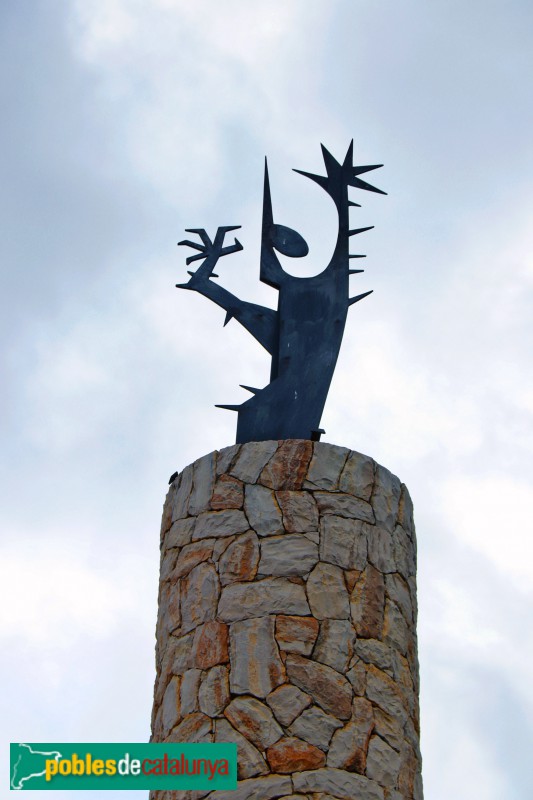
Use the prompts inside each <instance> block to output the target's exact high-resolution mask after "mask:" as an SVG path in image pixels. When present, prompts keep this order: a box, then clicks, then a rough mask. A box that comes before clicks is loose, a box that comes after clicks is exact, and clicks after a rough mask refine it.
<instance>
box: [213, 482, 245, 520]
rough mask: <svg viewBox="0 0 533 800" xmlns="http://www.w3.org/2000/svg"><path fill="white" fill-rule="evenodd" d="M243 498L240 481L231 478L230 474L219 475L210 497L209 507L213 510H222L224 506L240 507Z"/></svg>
mask: <svg viewBox="0 0 533 800" xmlns="http://www.w3.org/2000/svg"><path fill="white" fill-rule="evenodd" d="M243 498H244V493H243V484H242V481H239V480H238V479H237V478H233V477H232V476H231V475H221V476H220V478H218V480H217V482H216V484H215V488H214V491H213V496H212V498H211V508H212V509H213V511H222V510H223V509H225V508H242V504H243Z"/></svg>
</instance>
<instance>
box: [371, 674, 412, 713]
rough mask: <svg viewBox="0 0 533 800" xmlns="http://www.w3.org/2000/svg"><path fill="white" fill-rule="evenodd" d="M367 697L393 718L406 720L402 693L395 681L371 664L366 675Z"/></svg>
mask: <svg viewBox="0 0 533 800" xmlns="http://www.w3.org/2000/svg"><path fill="white" fill-rule="evenodd" d="M366 696H367V697H368V699H369V700H371V701H372V702H373V703H375V704H376V705H378V706H379V707H380V708H382V709H383V711H385V713H386V714H389V715H390V716H392V717H395V718H396V719H398V720H402V721H403V720H405V719H406V717H407V712H406V710H405V706H404V702H403V698H402V693H401V691H400V688H399V687H398V685H397V684H396V683H395V682H394V680H393V679H392V678H391V677H390V676H389V675H387V674H386V673H385V672H383V671H382V670H380V669H378V668H377V667H375V666H374V665H373V664H370V665H369V667H368V669H367V675H366Z"/></svg>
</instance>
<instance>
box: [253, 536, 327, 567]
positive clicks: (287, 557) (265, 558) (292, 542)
mask: <svg viewBox="0 0 533 800" xmlns="http://www.w3.org/2000/svg"><path fill="white" fill-rule="evenodd" d="M317 561H318V545H316V544H314V543H313V542H311V541H310V540H309V539H308V538H307V536H302V535H301V534H300V533H287V534H285V535H284V536H269V537H267V538H266V539H263V540H262V541H261V560H260V561H259V567H258V572H259V574H260V575H279V576H283V575H285V576H289V575H307V573H308V572H309V571H310V570H311V569H312V568H313V567H314V566H315V564H316V563H317Z"/></svg>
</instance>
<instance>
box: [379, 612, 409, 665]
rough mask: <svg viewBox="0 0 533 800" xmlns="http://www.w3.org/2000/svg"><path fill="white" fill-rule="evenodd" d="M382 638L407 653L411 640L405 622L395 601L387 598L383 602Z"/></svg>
mask: <svg viewBox="0 0 533 800" xmlns="http://www.w3.org/2000/svg"><path fill="white" fill-rule="evenodd" d="M383 640H384V641H385V642H387V644H389V645H392V646H393V647H395V648H396V649H397V650H399V651H400V653H403V654H404V655H405V654H406V653H407V650H408V647H409V644H410V641H411V637H410V634H409V629H408V627H407V622H406V621H405V619H404V618H403V616H402V613H401V612H400V609H399V608H398V606H397V605H396V603H393V602H392V600H387V602H386V603H385V619H384V623H383Z"/></svg>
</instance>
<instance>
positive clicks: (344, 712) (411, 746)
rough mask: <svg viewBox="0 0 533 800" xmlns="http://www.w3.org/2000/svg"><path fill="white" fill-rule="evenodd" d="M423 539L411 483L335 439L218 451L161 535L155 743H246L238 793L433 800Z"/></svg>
mask: <svg viewBox="0 0 533 800" xmlns="http://www.w3.org/2000/svg"><path fill="white" fill-rule="evenodd" d="M415 573H416V541H415V529H414V524H413V509H412V503H411V500H410V497H409V493H408V491H407V489H406V487H405V486H404V485H403V484H401V483H400V481H399V480H398V478H396V477H395V476H394V475H392V474H391V473H390V472H389V471H388V470H387V469H385V468H384V467H381V466H380V465H379V464H376V463H375V462H374V461H373V460H372V459H371V458H368V457H367V456H364V455H361V454H360V453H357V452H353V451H350V450H348V449H346V448H344V447H337V446H334V445H330V444H326V443H322V442H316V443H313V442H310V441H300V440H292V441H281V442H252V443H248V444H244V445H234V446H232V447H227V448H225V449H223V450H221V451H220V452H214V453H210V454H209V455H207V456H204V457H203V458H200V459H199V460H198V461H196V462H195V463H194V464H192V465H190V466H188V467H186V468H185V469H184V470H183V472H182V473H181V474H180V475H178V477H177V478H176V479H175V481H174V483H173V484H172V485H171V487H170V490H169V492H168V496H167V499H166V502H165V507H164V512H163V523H162V527H161V578H160V593H159V617H158V623H157V647H156V661H157V679H156V683H155V697H154V710H153V720H152V740H153V741H157V742H161V741H167V742H199V741H204V742H212V741H220V742H236V743H237V745H238V774H239V788H238V789H237V790H236V791H234V792H222V791H219V792H211V793H203V792H154V793H152V797H153V798H157V800H185V799H187V800H193V798H203V797H212V798H217V799H218V800H247V798H250V800H252V798H253V799H254V800H271V798H272V799H273V798H284V800H305V799H306V798H307V800H336V799H338V800H422V781H421V774H420V770H421V758H420V749H419V712H418V690H419V680H418V662H417V645H416V580H415Z"/></svg>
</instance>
